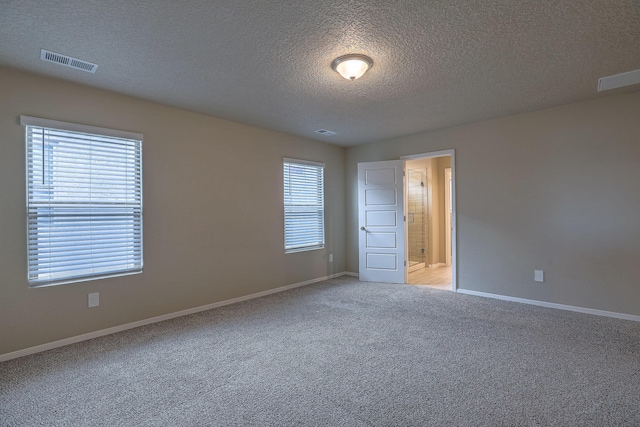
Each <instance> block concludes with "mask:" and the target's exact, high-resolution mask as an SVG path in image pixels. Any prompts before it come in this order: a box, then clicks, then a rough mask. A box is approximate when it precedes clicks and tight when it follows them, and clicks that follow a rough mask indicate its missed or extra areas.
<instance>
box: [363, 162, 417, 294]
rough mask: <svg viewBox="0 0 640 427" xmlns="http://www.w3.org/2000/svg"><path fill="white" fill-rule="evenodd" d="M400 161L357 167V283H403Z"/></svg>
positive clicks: (402, 206) (402, 169)
mask: <svg viewBox="0 0 640 427" xmlns="http://www.w3.org/2000/svg"><path fill="white" fill-rule="evenodd" d="M403 171H404V160H390V161H385V162H367V163H358V218H359V224H358V228H359V231H358V233H359V237H360V238H359V242H360V245H359V248H360V249H359V254H360V265H359V267H360V280H363V281H371V282H387V283H405V241H404V240H405V225H404V221H405V220H404V189H403V181H404V179H403Z"/></svg>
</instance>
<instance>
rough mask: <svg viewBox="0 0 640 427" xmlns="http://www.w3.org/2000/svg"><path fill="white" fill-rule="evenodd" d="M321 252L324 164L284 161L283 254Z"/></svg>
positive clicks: (322, 242) (322, 243)
mask: <svg viewBox="0 0 640 427" xmlns="http://www.w3.org/2000/svg"><path fill="white" fill-rule="evenodd" d="M322 248H324V164H323V163H316V162H308V161H305V160H294V159H284V251H285V253H289V252H298V251H308V250H312V249H322Z"/></svg>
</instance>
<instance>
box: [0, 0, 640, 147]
mask: <svg viewBox="0 0 640 427" xmlns="http://www.w3.org/2000/svg"><path fill="white" fill-rule="evenodd" d="M41 48H44V49H48V50H52V51H54V52H58V53H62V54H66V55H70V56H73V57H76V58H80V59H84V60H86V61H90V62H94V63H97V64H99V68H98V71H97V73H96V74H89V73H85V72H81V71H76V70H73V69H70V68H66V67H61V66H58V65H55V64H51V63H46V62H43V61H40V60H39V56H40V49H41ZM346 53H363V54H366V55H369V56H370V57H371V58H373V60H374V66H373V68H372V69H371V70H370V71H369V72H368V73H367V74H365V76H364V77H362V78H361V79H359V80H356V81H355V82H349V81H347V80H344V79H343V78H342V77H340V76H339V75H338V74H337V73H335V72H334V71H333V70H332V69H331V68H330V64H331V61H332V60H333V59H334V58H336V57H337V56H340V55H343V54H346ZM0 64H4V65H7V66H10V67H14V68H19V69H24V70H28V71H32V72H36V73H41V74H46V75H50V76H54V77H58V78H62V79H68V80H73V81H76V82H80V83H83V84H88V85H91V86H96V87H100V88H105V89H110V90H114V91H117V92H122V93H126V94H130V95H134V96H138V97H142V98H145V99H150V100H154V101H158V102H161V103H165V104H169V105H174V106H178V107H182V108H186V109H189V110H192V111H198V112H202V113H206V114H211V115H215V116H218V117H223V118H227V119H230V120H234V121H238V122H243V123H249V124H253V125H257V126H261V127H265V128H270V129H275V130H279V131H283V132H288V133H292V134H296V135H300V136H304V137H310V138H315V139H318V140H321V141H325V142H330V143H335V144H338V145H354V144H360V143H365V142H370V141H375V140H380V139H385V138H389V137H395V136H400V135H406V134H411V133H416V132H420V131H425V130H432V129H437V128H442V127H447V126H453V125H458V124H462V123H468V122H473V121H478V120H483V119H487V118H492V117H501V116H506V115H510V114H515V113H520V112H525V111H530V110H536V109H540V108H545V107H550V106H554V105H560V104H565V103H569V102H574V101H579V100H584V99H588V98H594V97H597V96H605V95H607V94H609V93H611V92H605V93H600V94H598V93H597V92H596V87H597V80H598V78H599V77H602V76H607V75H611V74H617V73H621V72H625V71H630V70H634V69H638V68H640V0H511V1H508V0H501V1H498V0H495V1H469V0H431V1H426V0H395V1H392V0H322V1H318V0H270V1H269V0H261V1H257V0H243V1H230V0H227V1H220V0H190V1H189V0H185V1H176V0H131V1H117V0H114V1H105V0H59V1H54V0H49V1H41V0H15V1H9V0H0ZM638 86H639V85H635V86H632V87H629V88H626V89H618V90H616V92H620V91H633V90H638V89H640V88H639V87H638ZM317 129H328V130H331V131H334V132H336V135H333V136H322V135H319V134H316V133H314V131H315V130H317Z"/></svg>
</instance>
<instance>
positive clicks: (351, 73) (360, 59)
mask: <svg viewBox="0 0 640 427" xmlns="http://www.w3.org/2000/svg"><path fill="white" fill-rule="evenodd" d="M371 67H373V60H372V59H371V58H369V57H368V56H366V55H360V54H356V53H353V54H349V55H343V56H340V57H338V58H336V59H334V60H333V62H332V63H331V68H333V69H334V70H335V71H336V72H337V73H338V74H340V75H341V76H342V77H344V78H345V79H347V80H355V79H358V78H360V77H362V75H363V74H364V73H366V72H367V71H368V70H369V69H370V68H371Z"/></svg>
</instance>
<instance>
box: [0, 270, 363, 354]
mask: <svg viewBox="0 0 640 427" xmlns="http://www.w3.org/2000/svg"><path fill="white" fill-rule="evenodd" d="M353 275H356V273H351V272H348V271H343V272H341V273H336V274H330V275H328V276H323V277H318V278H315V279H310V280H305V281H304V282H298V283H294V284H292V285H286V286H280V287H279V288H274V289H269V290H266V291H262V292H256V293H255V294H250V295H245V296H242V297H237V298H232V299H228V300H225V301H219V302H214V303H211V304H207V305H201V306H199V307H194V308H188V309H186V310H180V311H176V312H173V313H168V314H163V315H161V316H156V317H150V318H148V319H143V320H138V321H136V322H131V323H126V324H124V325H119V326H113V327H111V328H107V329H101V330H99V331H95V332H89V333H86V334H82V335H76V336H75V337H69V338H65V339H62V340H58V341H53V342H50V343H46V344H41V345H37V346H34V347H29V348H25V349H23V350H17V351H12V352H11V353H5V354H0V362H5V361H7V360H11V359H16V358H18V357H22V356H28V355H30V354H35V353H40V352H42V351H47V350H51V349H54V348H58V347H63V346H65V345H69V344H75V343H78V342H81V341H86V340H90V339H93V338H98V337H102V336H105V335H111V334H115V333H117V332H122V331H126V330H127V329H133V328H137V327H140V326H145V325H150V324H152V323H157V322H163V321H165V320H169V319H175V318H176V317H182V316H187V315H189V314H193V313H198V312H201V311H206V310H211V309H212V308H217V307H222V306H225V305H230V304H235V303H237V302H242V301H247V300H250V299H254V298H260V297H264V296H267V295H271V294H275V293H278V292H283V291H288V290H289V289H294V288H299V287H301V286H306V285H311V284H313V283H318V282H322V281H323V280H329V279H334V278H336V277H340V276H353Z"/></svg>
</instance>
